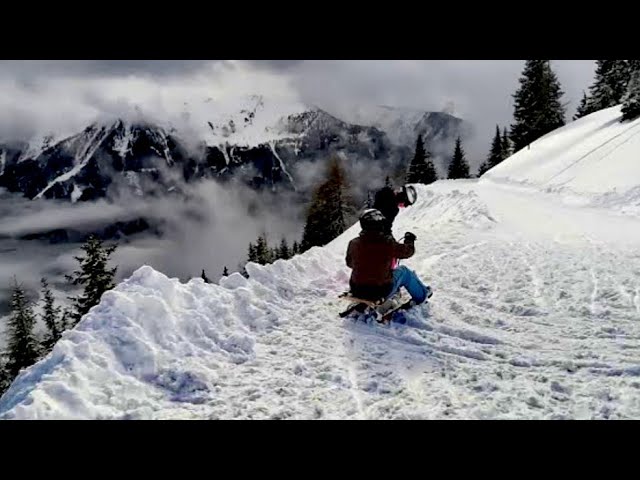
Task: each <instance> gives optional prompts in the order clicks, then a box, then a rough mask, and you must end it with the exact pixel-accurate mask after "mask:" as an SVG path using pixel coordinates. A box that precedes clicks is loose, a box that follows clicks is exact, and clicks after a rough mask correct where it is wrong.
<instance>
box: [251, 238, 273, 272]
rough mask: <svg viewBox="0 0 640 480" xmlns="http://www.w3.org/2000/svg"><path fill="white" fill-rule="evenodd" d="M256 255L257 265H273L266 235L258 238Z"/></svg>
mask: <svg viewBox="0 0 640 480" xmlns="http://www.w3.org/2000/svg"><path fill="white" fill-rule="evenodd" d="M255 255H256V260H255V262H256V263H259V264H260V265H266V264H267V263H271V255H272V252H271V250H270V249H269V245H268V244H267V237H266V235H260V236H259V237H258V240H257V241H256V248H255Z"/></svg>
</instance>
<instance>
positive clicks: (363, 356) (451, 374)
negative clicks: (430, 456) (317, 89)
mask: <svg viewBox="0 0 640 480" xmlns="http://www.w3.org/2000/svg"><path fill="white" fill-rule="evenodd" d="M418 192H419V201H418V202H417V203H416V204H415V205H414V206H412V207H411V208H409V209H406V210H404V211H403V212H401V213H400V215H399V216H398V218H397V220H396V224H395V235H396V237H399V236H401V235H402V233H404V232H405V231H407V230H410V231H412V232H414V233H415V234H416V235H417V237H418V240H417V254H416V255H415V256H414V258H412V259H409V260H407V261H404V263H405V264H406V265H408V266H409V267H411V268H413V269H415V270H416V271H417V272H418V273H419V274H420V275H421V276H422V277H423V278H424V279H425V280H426V281H427V282H428V283H430V284H431V285H432V287H433V288H434V291H435V295H434V297H433V299H432V302H431V304H430V305H427V306H422V307H419V308H416V309H414V310H413V311H411V312H410V314H409V325H406V326H404V325H392V326H387V327H384V326H367V325H363V324H354V323H352V322H350V321H348V320H341V319H339V318H338V317H337V313H338V312H339V311H340V309H341V308H343V307H344V304H343V303H342V302H341V301H339V300H338V299H337V298H336V297H337V295H338V294H339V293H340V292H341V291H343V289H344V288H345V287H346V285H347V281H348V275H349V270H348V269H347V268H346V267H345V265H344V253H345V247H346V244H347V242H348V241H349V240H350V239H351V238H352V237H353V236H355V235H356V234H357V231H358V228H357V226H354V227H352V228H351V229H350V230H349V231H347V232H346V233H345V234H344V235H342V236H341V237H340V238H338V239H336V240H335V241H334V242H332V244H330V245H329V246H327V247H325V248H315V249H312V250H310V251H309V252H307V253H306V254H304V255H300V256H297V257H295V258H294V259H292V260H289V261H277V262H276V263H275V264H273V265H270V266H265V267H262V266H257V265H253V264H250V265H248V266H247V270H248V272H249V274H250V276H251V278H250V279H249V280H245V279H244V278H243V277H241V276H240V275H238V274H233V275H231V276H230V277H228V278H226V279H223V280H222V281H221V285H220V286H218V285H207V284H204V283H203V282H202V281H201V280H200V279H194V280H192V281H190V282H189V283H187V284H181V283H179V282H178V281H177V280H175V279H169V278H167V277H166V276H164V275H163V274H161V273H159V272H156V271H154V270H153V269H151V268H150V267H143V268H141V269H139V270H138V271H137V272H136V273H135V274H134V275H133V276H132V277H131V278H129V279H128V280H127V281H125V282H123V283H121V284H120V285H118V286H117V287H116V289H115V290H113V291H111V292H108V293H107V294H105V296H104V297H103V300H102V302H101V304H100V305H99V306H97V307H95V308H94V309H92V311H91V312H90V313H89V314H88V315H87V316H86V317H85V318H84V319H83V320H82V322H81V323H80V324H79V326H78V327H76V329H75V330H74V331H72V332H67V333H66V334H65V336H64V338H63V339H62V340H61V341H60V342H59V343H58V345H56V347H55V348H54V350H53V352H52V353H51V354H50V355H49V356H48V357H47V358H46V359H44V360H42V361H41V362H39V363H38V364H36V365H35V366H33V367H31V368H29V369H27V370H26V371H25V372H23V373H22V374H21V375H20V376H19V377H18V378H17V379H16V381H15V382H14V384H13V385H12V387H11V388H10V390H8V391H7V392H6V393H5V395H4V396H3V397H2V399H0V418H352V419H357V418H639V417H640V395H639V393H640V341H639V340H640V321H639V320H640V280H639V279H638V272H640V253H638V252H640V250H639V249H638V247H639V246H640V221H639V220H638V219H636V218H633V217H623V216H617V215H612V214H611V213H610V212H609V211H607V210H602V209H594V208H586V207H582V206H575V205H563V204H561V203H558V201H557V199H556V198H555V197H553V196H550V195H547V194H544V193H540V192H536V191H533V190H530V189H529V190H518V189H515V188H511V187H510V188H506V187H502V186H497V185H492V184H490V183H488V182H484V184H483V183H478V182H475V181H466V182H464V181H441V182H437V183H436V184H433V185H431V186H429V187H421V186H419V187H418Z"/></svg>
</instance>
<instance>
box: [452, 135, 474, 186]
mask: <svg viewBox="0 0 640 480" xmlns="http://www.w3.org/2000/svg"><path fill="white" fill-rule="evenodd" d="M448 178H450V179H455V178H469V164H468V163H467V161H466V160H465V158H464V150H462V141H461V140H460V137H458V138H457V139H456V147H455V150H454V152H453V158H452V159H451V163H450V164H449V176H448Z"/></svg>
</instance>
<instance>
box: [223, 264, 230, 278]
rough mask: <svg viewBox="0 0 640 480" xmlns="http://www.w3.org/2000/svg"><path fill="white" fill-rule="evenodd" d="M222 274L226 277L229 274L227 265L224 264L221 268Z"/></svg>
mask: <svg viewBox="0 0 640 480" xmlns="http://www.w3.org/2000/svg"><path fill="white" fill-rule="evenodd" d="M222 276H223V277H228V276H229V270H228V269H227V266H226V265H225V266H224V270H222Z"/></svg>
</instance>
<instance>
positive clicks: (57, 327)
mask: <svg viewBox="0 0 640 480" xmlns="http://www.w3.org/2000/svg"><path fill="white" fill-rule="evenodd" d="M40 282H41V284H42V297H43V299H44V308H43V314H42V320H43V321H44V324H45V325H46V327H47V334H46V336H45V338H44V341H43V342H42V347H43V349H44V351H45V352H50V351H51V349H52V348H53V346H54V345H55V344H56V343H57V342H58V340H60V337H61V336H62V332H63V330H64V327H63V326H62V318H61V317H60V312H61V310H62V309H61V308H60V307H56V306H55V300H54V298H53V293H51V289H50V288H49V284H48V283H47V279H46V278H43V279H42V280H40Z"/></svg>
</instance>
